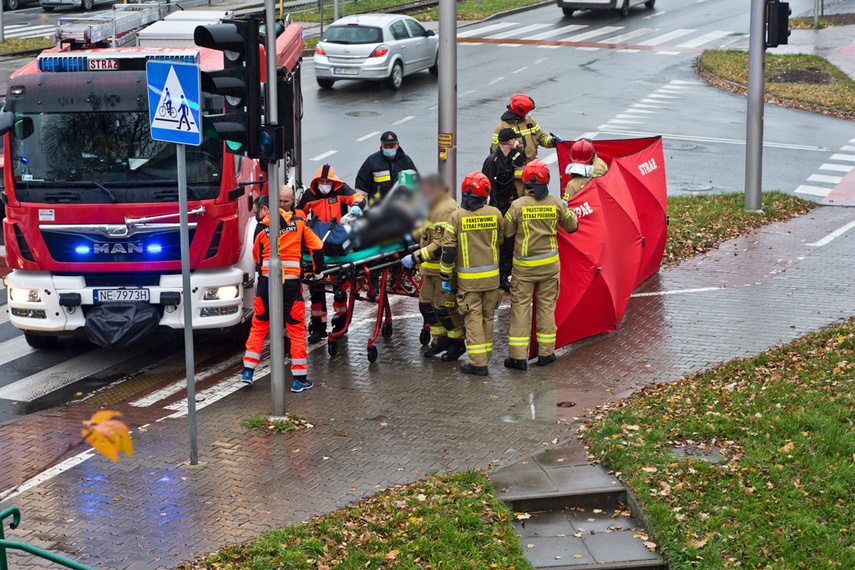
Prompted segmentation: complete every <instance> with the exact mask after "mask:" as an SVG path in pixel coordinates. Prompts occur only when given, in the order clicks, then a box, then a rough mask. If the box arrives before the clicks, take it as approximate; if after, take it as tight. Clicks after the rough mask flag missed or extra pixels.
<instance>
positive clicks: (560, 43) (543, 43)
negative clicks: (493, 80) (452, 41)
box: [457, 28, 704, 54]
mask: <svg viewBox="0 0 855 570" xmlns="http://www.w3.org/2000/svg"><path fill="white" fill-rule="evenodd" d="M603 29H604V28H603ZM618 29H621V28H618ZM457 43H461V44H469V43H483V44H508V45H521V46H538V47H545V48H559V47H589V48H602V49H616V50H636V51H652V52H659V51H662V50H667V51H668V52H671V53H675V54H680V53H703V52H704V50H703V49H702V48H681V47H672V46H666V47H663V46H650V45H633V44H601V43H598V42H580V41H567V40H531V39H515V38H508V39H504V40H492V39H490V38H469V37H464V38H461V37H458V38H457Z"/></svg>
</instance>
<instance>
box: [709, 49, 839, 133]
mask: <svg viewBox="0 0 855 570" xmlns="http://www.w3.org/2000/svg"><path fill="white" fill-rule="evenodd" d="M698 68H699V70H700V71H701V74H702V75H704V76H705V77H706V78H707V79H708V80H709V81H710V82H711V83H713V84H714V85H716V86H717V87H722V88H724V89H730V90H732V91H738V92H744V90H745V86H746V85H748V52H747V51H739V50H706V51H705V52H703V53H702V54H701V57H700V59H699V60H698ZM710 76H711V77H710ZM717 80H718V81H717ZM721 80H724V81H721ZM724 82H731V83H733V84H735V85H727V84H726V83H724ZM766 100H767V101H770V102H773V103H777V104H780V105H786V106H790V107H796V108H806V109H807V110H816V109H815V108H816V107H821V108H824V109H826V110H828V111H830V112H832V113H844V114H848V116H849V117H850V118H851V115H852V114H853V113H855V81H852V79H851V78H850V77H849V76H848V75H846V74H845V73H843V72H842V71H840V70H839V69H838V68H837V67H836V66H834V65H833V64H831V63H829V62H828V61H827V60H826V59H824V58H822V57H819V56H817V55H806V54H783V55H773V54H767V55H766ZM811 107H813V108H814V109H811Z"/></svg>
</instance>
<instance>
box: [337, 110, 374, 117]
mask: <svg viewBox="0 0 855 570" xmlns="http://www.w3.org/2000/svg"><path fill="white" fill-rule="evenodd" d="M345 115H347V116H348V117H378V116H380V113H378V112H377V111H351V112H349V113H345Z"/></svg>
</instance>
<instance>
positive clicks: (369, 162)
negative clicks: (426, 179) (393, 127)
mask: <svg viewBox="0 0 855 570" xmlns="http://www.w3.org/2000/svg"><path fill="white" fill-rule="evenodd" d="M403 170H416V171H417V172H418V170H417V169H416V165H415V164H413V160H412V159H411V158H410V157H409V156H408V155H407V153H405V152H404V149H402V148H401V145H400V144H399V143H398V135H396V134H395V133H393V132H392V131H386V132H385V133H383V134H382V135H380V150H378V151H377V152H375V153H374V154H372V155H371V156H369V157H368V158H366V159H365V162H363V163H362V168H360V169H359V173H358V174H357V175H356V184H355V187H356V189H357V190H359V191H360V192H364V193H365V194H367V195H368V203H369V204H374V203H376V202H379V201H380V200H382V199H383V197H384V196H386V194H387V193H388V192H389V190H391V189H392V186H394V185H395V182H397V181H398V173H399V172H401V171H403Z"/></svg>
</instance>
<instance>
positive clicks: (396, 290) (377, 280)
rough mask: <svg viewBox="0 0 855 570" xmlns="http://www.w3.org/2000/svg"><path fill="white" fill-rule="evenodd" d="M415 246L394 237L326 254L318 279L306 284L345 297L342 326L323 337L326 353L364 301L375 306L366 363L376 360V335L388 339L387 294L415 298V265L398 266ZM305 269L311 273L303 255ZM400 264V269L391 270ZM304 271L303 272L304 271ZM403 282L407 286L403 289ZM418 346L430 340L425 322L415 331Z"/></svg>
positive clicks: (332, 349) (334, 349) (338, 298)
mask: <svg viewBox="0 0 855 570" xmlns="http://www.w3.org/2000/svg"><path fill="white" fill-rule="evenodd" d="M416 249H418V245H416V244H415V243H412V242H404V241H402V240H396V241H394V242H388V243H385V244H380V245H374V246H371V247H368V248H365V249H363V250H359V251H351V252H348V253H347V254H346V255H342V256H335V257H331V256H326V257H325V262H326V269H325V270H324V271H323V272H322V273H320V275H321V280H320V281H319V280H317V279H316V280H309V281H308V282H309V283H313V284H317V283H322V284H323V285H324V289H325V290H326V292H332V294H333V296H334V298H335V300H336V301H337V302H344V301H345V300H347V313H346V319H345V324H344V327H343V328H342V329H341V330H339V331H336V332H333V333H331V334H329V335H328V336H327V352H328V353H329V355H330V356H335V355H336V354H337V353H338V340H339V339H340V338H341V337H342V336H344V335H345V334H347V331H348V329H349V328H350V324H351V321H352V320H353V310H354V307H355V305H356V301H366V302H369V303H374V304H376V305H377V318H376V321H375V323H374V332H373V334H372V335H371V338H370V339H369V340H368V346H367V349H368V362H376V360H377V356H378V350H377V347H376V346H375V344H374V343H375V342H376V341H377V337H378V336H380V335H382V336H383V338H391V336H392V333H393V327H392V309H391V306H390V304H389V295H404V296H407V297H418V295H419V290H420V289H421V278H420V277H419V276H418V274H417V273H416V269H415V268H410V269H407V268H405V267H403V266H401V259H402V258H403V257H405V256H406V255H409V254H410V253H412V252H413V251H415V250H416ZM304 263H305V264H306V267H307V271H308V272H309V273H311V260H310V259H309V258H308V257H304ZM394 267H400V269H401V270H400V271H391V270H392V268H394ZM304 274H305V272H304ZM407 285H409V286H410V288H409V289H408V288H407ZM419 341H420V342H421V343H422V345H425V344H427V343H428V342H430V329H429V325H428V324H427V323H425V324H424V325H423V326H422V331H421V333H420V334H419Z"/></svg>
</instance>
